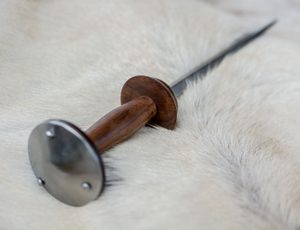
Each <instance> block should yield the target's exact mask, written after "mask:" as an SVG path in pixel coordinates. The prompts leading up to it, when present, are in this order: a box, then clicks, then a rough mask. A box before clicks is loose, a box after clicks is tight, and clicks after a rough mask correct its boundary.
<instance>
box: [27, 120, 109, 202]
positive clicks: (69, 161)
mask: <svg viewBox="0 0 300 230" xmlns="http://www.w3.org/2000/svg"><path fill="white" fill-rule="evenodd" d="M28 151H29V159H30V163H31V166H32V169H33V171H34V174H35V175H36V177H37V178H38V182H39V184H41V185H43V186H44V187H45V189H46V190H47V191H48V192H49V193H50V194H51V195H52V196H54V197H55V198H57V199H58V200H60V201H62V202H64V203H66V204H69V205H72V206H82V205H84V204H87V203H89V202H90V201H93V200H95V199H97V198H98V196H99V195H100V194H101V192H102V190H103V187H104V181H105V174H104V167H103V163H102V161H101V158H100V155H99V153H98V152H97V150H96V148H95V147H94V145H93V144H92V143H91V141H90V140H89V138H88V137H87V136H86V135H85V134H84V133H83V132H82V131H81V130H80V129H79V128H77V127H76V126H74V125H72V124H70V123H68V122H66V121H62V120H48V121H46V122H44V123H42V124H40V125H38V126H37V127H36V128H35V129H34V130H33V131H32V133H31V135H30V138H29V144H28Z"/></svg>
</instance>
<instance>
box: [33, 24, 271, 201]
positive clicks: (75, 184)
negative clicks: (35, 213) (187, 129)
mask: <svg viewBox="0 0 300 230" xmlns="http://www.w3.org/2000/svg"><path fill="white" fill-rule="evenodd" d="M275 23H276V21H273V22H271V23H269V24H268V25H266V26H264V27H263V28H261V29H259V30H257V31H255V32H253V33H250V34H247V35H245V36H243V37H241V38H240V39H238V40H237V41H236V42H234V43H233V44H232V45H231V46H229V47H228V48H226V49H225V50H223V51H222V52H220V53H219V54H217V55H216V56H214V57H213V58H211V59H210V60H208V61H207V62H205V63H204V64H202V65H200V66H198V67H196V68H195V69H194V70H192V71H191V72H189V73H188V74H186V75H184V76H183V77H182V78H179V79H178V80H177V81H175V82H174V83H173V84H170V85H167V84H166V83H164V82H163V81H161V80H159V79H156V78H151V77H147V76H135V77H132V78H130V79H129V80H127V82H126V83H125V84H124V86H123V88H122V91H121V104H122V105H121V106H119V107H118V108H116V109H114V110H112V111H111V112H109V113H108V114H106V115H105V116H104V117H102V118H101V119H100V120H98V121H97V122H96V123H95V124H93V125H92V126H91V127H90V128H89V129H88V130H87V131H86V132H83V131H81V130H80V129H79V128H78V127H76V126H75V125H73V124H71V123H69V122H67V121H63V120H57V119H51V120H47V121H45V122H43V123H41V124H39V125H38V126H37V127H35V128H34V130H33V131H32V133H31V135H30V137H29V143H28V151H29V159H30V163H31V166H32V169H33V171H34V174H35V176H36V177H37V178H38V183H39V184H40V185H42V186H43V187H45V189H46V190H47V191H48V192H49V193H50V194H51V195H52V196H54V197H55V198H57V199H58V200H60V201H62V202H64V203H66V204H69V205H72V206H82V205H84V204H87V203H88V202H90V201H93V200H95V199H97V198H98V197H99V196H100V194H101V192H102V191H103V188H104V185H105V171H104V165H103V161H102V158H101V154H102V153H103V152H105V151H106V150H107V149H109V148H111V147H113V146H114V145H116V144H118V143H120V142H121V141H124V140H125V139H127V138H128V137H130V136H131V135H133V134H134V133H135V132H136V131H137V130H139V129H140V128H141V127H143V126H144V125H146V124H147V123H150V124H155V125H159V126H162V127H164V128H167V129H174V128H175V125H176V119H177V101H176V97H178V96H180V95H181V94H182V92H183V91H184V89H185V88H186V86H187V82H189V81H193V80H195V79H199V78H201V77H203V76H205V75H206V73H207V72H208V71H209V70H210V69H212V68H214V67H215V66H217V65H218V64H219V63H220V62H221V61H222V60H223V59H224V58H225V57H226V56H227V55H229V54H232V53H234V52H236V51H238V50H239V49H241V48H242V47H244V46H245V45H247V44H248V43H249V42H251V41H253V40H254V39H256V38H257V37H259V36H260V35H262V34H263V33H264V32H265V31H267V30H268V29H269V28H270V27H271V26H273V25H274V24H275Z"/></svg>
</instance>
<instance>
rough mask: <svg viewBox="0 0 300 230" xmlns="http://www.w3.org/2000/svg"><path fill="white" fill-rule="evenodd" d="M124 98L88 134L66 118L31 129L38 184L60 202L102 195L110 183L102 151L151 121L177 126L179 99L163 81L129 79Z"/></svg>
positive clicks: (79, 202)
mask: <svg viewBox="0 0 300 230" xmlns="http://www.w3.org/2000/svg"><path fill="white" fill-rule="evenodd" d="M121 102H122V105H121V106H119V107H117V108H116V109H114V110H112V111H111V112H109V113H108V114H106V115H105V116H103V117H102V118H101V119H100V120H98V121H97V122H96V123H95V124H93V125H92V126H91V127H90V128H89V129H88V130H87V131H86V132H83V131H81V130H80V129H79V128H77V127H76V126H75V125H73V124H71V123H69V122H66V121H62V120H48V121H46V122H44V123H42V124H40V125H38V126H37V127H36V128H35V129H34V130H33V131H32V133H31V135H30V138H29V147H28V150H29V158H30V163H31V166H32V169H33V171H34V173H35V175H36V177H37V178H38V183H39V184H40V185H43V186H44V187H45V188H46V190H47V191H48V192H49V193H50V194H51V195H53V196H54V197H55V198H57V199H58V200H60V201H62V202H64V203H66V204H69V205H73V206H82V205H84V204H86V203H88V202H90V201H93V200H95V199H97V197H98V196H99V195H100V194H101V192H102V190H103V188H104V184H105V174H104V166H103V163H102V160H101V156H100V154H102V153H103V152H105V151H106V150H107V149H109V148H111V147H113V146H115V145H116V144H118V143H120V142H121V141H124V140H126V139H127V138H129V137H130V136H132V135H133V134H134V133H135V132H136V131H137V130H139V129H140V128H141V127H143V126H144V125H146V124H147V123H148V122H150V123H155V124H156V125H160V126H162V127H165V128H168V129H173V128H174V127H175V123H176V115H177V103H176V99H175V97H174V95H173V93H172V91H171V89H170V88H169V87H168V86H167V85H166V84H165V83H163V82H162V81H160V80H158V79H155V78H150V77H146V76H137V77H133V78H131V79H129V80H128V81H127V82H126V83H125V85H124V87H123V89H122V93H121Z"/></svg>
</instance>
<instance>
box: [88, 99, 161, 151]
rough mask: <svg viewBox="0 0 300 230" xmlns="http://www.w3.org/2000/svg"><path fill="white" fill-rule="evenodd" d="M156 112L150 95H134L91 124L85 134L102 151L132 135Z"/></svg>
mask: <svg viewBox="0 0 300 230" xmlns="http://www.w3.org/2000/svg"><path fill="white" fill-rule="evenodd" d="M156 113H157V109H156V105H155V103H154V101H153V100H152V99H151V98H150V97H147V96H140V97H136V98H134V99H132V100H131V101H129V102H127V103H125V104H123V105H121V106H119V107H118V108H116V109H114V110H112V111H111V112H109V113H108V114H106V115H105V116H104V117H102V118H101V119H100V120H98V121H97V122H96V123H95V124H93V125H92V126H91V127H90V128H89V129H88V130H87V131H86V134H87V136H88V137H89V138H90V139H91V140H92V141H93V142H94V144H95V145H96V147H97V149H98V151H99V152H100V153H103V152H104V151H105V150H107V149H109V148H111V147H113V146H114V145H116V144H118V143H120V142H122V141H124V140H126V139H127V138H128V137H130V136H131V135H133V134H134V133H135V132H136V131H137V130H139V129H140V128H141V127H143V126H144V125H145V124H146V123H148V122H149V120H151V118H153V117H154V116H155V114H156Z"/></svg>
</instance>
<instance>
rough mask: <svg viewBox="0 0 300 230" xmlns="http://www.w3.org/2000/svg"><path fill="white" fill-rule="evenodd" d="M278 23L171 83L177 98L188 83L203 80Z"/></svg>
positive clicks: (243, 39)
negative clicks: (225, 59) (227, 59)
mask: <svg viewBox="0 0 300 230" xmlns="http://www.w3.org/2000/svg"><path fill="white" fill-rule="evenodd" d="M276 22H277V20H274V21H272V22H270V23H269V24H267V25H265V26H264V27H262V28H260V29H259V30H257V31H255V32H252V33H249V34H246V35H245V36H242V37H241V38H239V39H237V40H236V41H235V42H234V43H233V44H231V45H230V46H229V47H227V48H226V49H224V50H223V51H221V52H220V53H218V54H217V55H215V56H214V57H212V58H211V59H209V60H208V61H206V62H204V63H203V64H201V65H199V66H197V67H196V68H194V69H193V70H192V71H190V72H189V73H187V74H185V75H184V76H182V77H181V78H179V79H178V80H176V81H175V82H173V83H171V84H170V86H171V89H172V90H173V92H174V94H175V96H176V97H179V96H180V95H181V94H182V92H183V91H184V90H185V88H186V86H187V82H189V81H193V80H196V79H201V78H203V77H204V76H205V75H206V74H207V72H208V71H209V70H211V69H213V68H214V67H216V66H218V65H219V64H220V63H221V62H222V61H223V60H224V58H225V57H226V56H228V55H230V54H233V53H235V52H237V51H238V50H240V49H241V48H243V47H244V46H246V45H247V44H249V43H250V42H252V41H254V40H255V39H256V38H258V37H260V36H261V35H262V34H264V33H265V32H266V31H267V30H268V29H270V28H271V27H272V26H273V25H274V24H276Z"/></svg>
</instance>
